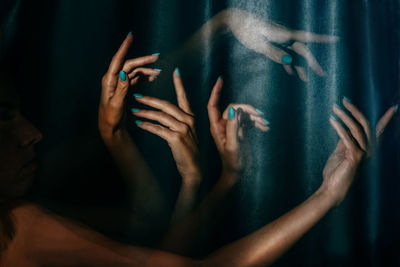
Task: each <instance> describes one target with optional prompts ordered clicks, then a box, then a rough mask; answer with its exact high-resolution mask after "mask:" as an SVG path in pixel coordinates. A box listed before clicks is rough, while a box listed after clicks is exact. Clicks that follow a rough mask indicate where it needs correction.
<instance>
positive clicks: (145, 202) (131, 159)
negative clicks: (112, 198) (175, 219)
mask: <svg viewBox="0 0 400 267" xmlns="http://www.w3.org/2000/svg"><path fill="white" fill-rule="evenodd" d="M103 140H104V143H105V144H106V146H107V148H108V150H109V151H110V153H111V155H112V157H113V159H114V161H115V163H116V164H117V166H118V168H119V170H120V172H121V175H122V177H123V179H124V181H125V183H126V186H127V188H128V193H129V196H130V200H131V205H132V208H133V211H134V212H135V214H136V215H138V216H142V217H143V216H144V217H143V218H142V219H141V220H146V219H145V218H147V216H151V217H155V218H158V219H160V218H163V220H166V219H167V217H168V216H167V214H168V209H167V208H166V201H165V199H164V196H163V193H162V191H161V189H160V186H159V184H158V182H157V180H156V179H155V177H154V176H153V175H152V173H151V171H150V169H149V167H148V165H147V163H146V162H145V160H144V159H143V157H142V155H141V154H140V152H139V150H138V148H137V147H136V145H135V144H134V142H133V141H132V139H131V137H130V136H129V134H128V133H127V132H120V133H119V134H116V135H114V136H113V137H112V138H103Z"/></svg>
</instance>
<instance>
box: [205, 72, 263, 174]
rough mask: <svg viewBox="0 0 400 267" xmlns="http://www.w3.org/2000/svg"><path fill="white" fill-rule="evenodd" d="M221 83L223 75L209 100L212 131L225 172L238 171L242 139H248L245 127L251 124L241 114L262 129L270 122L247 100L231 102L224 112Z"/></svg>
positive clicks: (242, 163)
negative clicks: (220, 99)
mask: <svg viewBox="0 0 400 267" xmlns="http://www.w3.org/2000/svg"><path fill="white" fill-rule="evenodd" d="M222 85H223V80H222V78H218V81H217V82H216V84H215V86H214V88H213V90H212V92H211V96H210V99H209V101H208V105H207V110H208V117H209V119H210V131H211V135H212V137H213V138H214V141H215V144H216V146H217V149H218V152H219V154H220V156H221V159H222V165H223V172H227V173H234V174H238V173H240V172H242V171H243V168H244V162H243V155H241V153H240V151H241V150H242V147H241V142H242V141H243V140H244V139H245V136H244V130H245V127H246V126H248V125H249V124H248V123H246V122H244V121H243V120H242V118H243V117H244V116H242V114H247V117H248V119H249V120H250V121H251V122H252V124H253V126H255V127H256V128H258V129H260V130H261V131H263V132H267V131H268V130H269V127H268V124H269V123H268V121H267V120H265V119H264V118H263V116H262V115H263V113H262V112H261V111H260V110H258V109H256V108H254V107H253V106H251V105H246V104H230V105H229V106H228V107H227V108H226V109H225V111H224V113H223V114H222V116H221V112H220V111H219V107H218V101H219V98H220V95H221V90H222Z"/></svg>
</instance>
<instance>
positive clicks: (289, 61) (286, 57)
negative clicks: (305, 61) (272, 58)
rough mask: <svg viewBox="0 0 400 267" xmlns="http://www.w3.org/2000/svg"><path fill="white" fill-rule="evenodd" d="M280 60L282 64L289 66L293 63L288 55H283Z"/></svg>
mask: <svg viewBox="0 0 400 267" xmlns="http://www.w3.org/2000/svg"><path fill="white" fill-rule="evenodd" d="M281 60H282V62H283V63H284V64H290V63H292V62H293V58H292V56H290V55H283V56H282V58H281Z"/></svg>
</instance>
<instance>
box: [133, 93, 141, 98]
mask: <svg viewBox="0 0 400 267" xmlns="http://www.w3.org/2000/svg"><path fill="white" fill-rule="evenodd" d="M133 96H134V97H136V98H142V97H143V95H142V94H133Z"/></svg>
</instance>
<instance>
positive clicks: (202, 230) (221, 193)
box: [161, 172, 238, 255]
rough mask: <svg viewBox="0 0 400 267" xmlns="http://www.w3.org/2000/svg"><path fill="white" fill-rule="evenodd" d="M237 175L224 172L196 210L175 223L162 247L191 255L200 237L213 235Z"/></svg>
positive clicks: (205, 238)
mask: <svg viewBox="0 0 400 267" xmlns="http://www.w3.org/2000/svg"><path fill="white" fill-rule="evenodd" d="M237 176H238V175H237V174H236V173H227V172H224V173H223V174H222V175H221V178H220V179H219V181H218V182H217V183H216V184H215V185H214V187H213V188H212V190H211V191H210V193H208V195H207V196H206V197H205V199H204V200H203V201H202V202H201V203H200V205H199V206H198V207H197V208H196V210H195V211H194V212H193V213H191V214H189V215H188V216H186V217H185V218H184V219H183V220H181V221H180V222H179V223H176V224H175V225H173V227H172V228H171V230H170V232H169V233H168V235H167V236H166V238H165V239H164V241H163V243H162V245H161V248H162V249H165V250H168V251H172V252H175V253H179V254H182V255H191V254H192V252H193V251H192V250H193V248H194V247H195V246H196V245H197V246H198V245H199V243H201V242H200V239H202V240H203V241H204V240H207V236H211V235H212V233H213V229H214V227H215V225H216V224H217V223H218V222H219V219H220V218H221V217H223V215H224V211H225V210H227V209H225V208H224V207H227V206H229V205H228V203H229V199H230V198H229V194H230V192H231V191H232V187H233V186H234V184H235V183H236V180H237Z"/></svg>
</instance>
